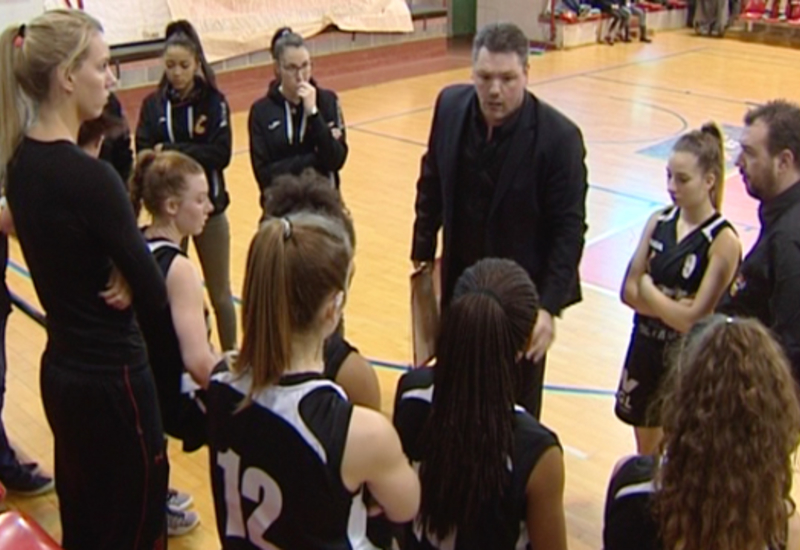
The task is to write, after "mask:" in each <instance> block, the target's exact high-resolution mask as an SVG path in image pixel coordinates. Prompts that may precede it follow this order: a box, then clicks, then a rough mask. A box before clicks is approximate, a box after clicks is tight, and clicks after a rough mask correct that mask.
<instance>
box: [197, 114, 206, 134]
mask: <svg viewBox="0 0 800 550" xmlns="http://www.w3.org/2000/svg"><path fill="white" fill-rule="evenodd" d="M207 122H208V117H207V116H206V115H200V118H198V119H197V122H196V123H195V125H194V133H195V134H197V135H198V136H202V135H203V134H205V133H206V123H207Z"/></svg>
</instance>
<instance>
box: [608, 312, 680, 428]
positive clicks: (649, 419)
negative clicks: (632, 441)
mask: <svg viewBox="0 0 800 550" xmlns="http://www.w3.org/2000/svg"><path fill="white" fill-rule="evenodd" d="M669 349H670V344H669V343H668V342H667V341H664V340H656V339H655V338H650V337H648V336H644V335H642V334H640V333H639V332H638V331H637V328H636V327H634V329H633V334H632V335H631V343H630V345H629V346H628V355H627V356H626V357H625V366H624V368H623V369H622V377H621V378H620V381H619V388H618V389H617V402H616V406H615V407H614V412H615V413H616V415H617V417H618V418H619V419H620V420H622V421H623V422H625V423H626V424H630V425H632V426H638V427H642V428H654V427H658V426H660V425H661V419H660V415H659V411H658V410H657V406H656V407H653V406H652V405H653V403H654V402H655V401H656V398H657V397H658V391H659V389H660V386H661V381H662V379H663V378H664V373H666V370H667V369H666V364H667V361H666V355H667V354H668V350H669Z"/></svg>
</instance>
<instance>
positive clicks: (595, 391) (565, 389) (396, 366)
mask: <svg viewBox="0 0 800 550" xmlns="http://www.w3.org/2000/svg"><path fill="white" fill-rule="evenodd" d="M8 266H9V267H10V268H11V269H12V270H13V271H15V272H17V273H19V274H20V275H22V276H23V277H25V278H26V279H30V278H31V275H30V273H29V272H28V270H27V269H25V268H24V267H22V266H20V265H19V264H17V263H16V262H14V261H13V260H9V261H8ZM234 301H236V302H237V303H239V304H241V300H240V299H239V298H238V297H235V296H234ZM20 302H22V304H23V305H24V306H25V309H24V310H23V311H25V313H27V314H29V315H30V314H32V313H34V314H39V315H42V318H44V315H43V314H42V313H41V312H40V311H38V310H37V309H36V308H35V307H33V306H32V305H30V304H29V303H28V302H26V301H24V300H22V299H20ZM367 361H369V362H370V363H371V364H372V365H374V366H376V367H378V368H383V369H388V370H394V371H401V372H406V371H408V370H410V369H411V367H410V365H403V364H400V363H393V362H390V361H382V360H380V359H369V358H367ZM544 389H545V390H547V391H551V392H556V393H565V394H571V395H587V396H603V397H605V396H609V395H614V392H613V391H611V390H605V389H601V388H582V387H577V386H561V385H548V384H545V386H544Z"/></svg>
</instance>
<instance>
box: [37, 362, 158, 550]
mask: <svg viewBox="0 0 800 550" xmlns="http://www.w3.org/2000/svg"><path fill="white" fill-rule="evenodd" d="M40 383H41V389H42V402H43V404H44V410H45V414H46V415H47V421H48V423H49V424H50V428H51V429H52V430H53V436H54V440H55V480H56V491H57V493H58V499H59V509H60V515H61V526H62V531H63V542H62V547H63V548H65V549H66V550H73V549H75V550H163V549H164V548H166V531H165V519H166V518H165V516H166V514H165V511H164V495H165V494H166V493H167V477H168V475H169V465H168V463H167V456H166V453H165V443H164V432H163V430H162V428H161V415H160V413H159V410H158V402H157V399H156V388H155V383H154V382H153V375H152V373H151V371H150V367H149V366H148V365H147V364H146V363H145V364H141V365H137V366H135V367H134V366H108V367H87V366H84V365H74V364H66V363H65V362H64V361H59V360H58V359H57V358H53V357H48V354H45V356H44V357H43V358H42V373H41V379H40Z"/></svg>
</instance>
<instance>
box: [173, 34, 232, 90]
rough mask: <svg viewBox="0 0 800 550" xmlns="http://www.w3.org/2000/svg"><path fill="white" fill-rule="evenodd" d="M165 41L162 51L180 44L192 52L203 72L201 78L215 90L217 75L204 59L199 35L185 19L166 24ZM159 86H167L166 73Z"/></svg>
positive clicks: (204, 55)
mask: <svg viewBox="0 0 800 550" xmlns="http://www.w3.org/2000/svg"><path fill="white" fill-rule="evenodd" d="M164 34H165V37H166V43H165V44H164V51H165V52H166V51H167V49H169V48H170V47H172V46H180V47H182V48H186V49H187V50H189V51H190V52H192V53H194V55H195V58H196V59H197V62H198V63H199V65H200V70H201V71H202V73H203V79H204V80H205V81H206V83H207V84H208V85H209V86H210V87H211V88H213V89H215V90H217V89H218V88H217V77H216V75H215V74H214V69H212V68H211V65H209V63H208V60H207V59H206V54H205V52H204V51H203V43H202V42H200V35H198V34H197V30H196V29H195V28H194V26H193V25H192V24H191V23H189V22H188V21H187V20H185V19H178V20H177V21H173V22H172V23H170V24H169V25H167V30H166V32H165V33H164ZM159 87H160V88H161V89H162V90H163V89H165V88H166V87H167V75H166V74H165V75H164V76H162V77H161V82H160V83H159Z"/></svg>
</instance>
